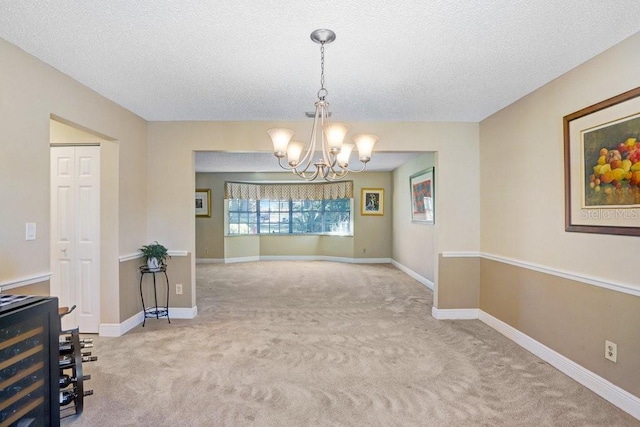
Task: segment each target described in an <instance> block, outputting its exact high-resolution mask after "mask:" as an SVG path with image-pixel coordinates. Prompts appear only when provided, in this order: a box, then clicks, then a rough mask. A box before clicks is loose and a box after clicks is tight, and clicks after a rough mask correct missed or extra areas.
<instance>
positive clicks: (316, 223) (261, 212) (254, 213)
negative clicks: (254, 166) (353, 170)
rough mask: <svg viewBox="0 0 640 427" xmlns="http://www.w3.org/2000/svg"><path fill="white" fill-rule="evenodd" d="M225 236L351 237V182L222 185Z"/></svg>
mask: <svg viewBox="0 0 640 427" xmlns="http://www.w3.org/2000/svg"><path fill="white" fill-rule="evenodd" d="M224 191H225V196H224V198H225V200H226V202H227V212H226V215H227V226H228V228H227V235H242V234H304V233H308V234H338V235H349V234H352V228H353V226H352V224H353V222H352V220H351V210H352V209H353V181H341V182H331V183H320V184H284V183H249V182H226V183H225V186H224Z"/></svg>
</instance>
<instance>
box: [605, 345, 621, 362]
mask: <svg viewBox="0 0 640 427" xmlns="http://www.w3.org/2000/svg"><path fill="white" fill-rule="evenodd" d="M604 357H605V359H609V360H611V361H612V362H613V363H617V362H618V345H617V344H616V343H614V342H611V341H605V342H604Z"/></svg>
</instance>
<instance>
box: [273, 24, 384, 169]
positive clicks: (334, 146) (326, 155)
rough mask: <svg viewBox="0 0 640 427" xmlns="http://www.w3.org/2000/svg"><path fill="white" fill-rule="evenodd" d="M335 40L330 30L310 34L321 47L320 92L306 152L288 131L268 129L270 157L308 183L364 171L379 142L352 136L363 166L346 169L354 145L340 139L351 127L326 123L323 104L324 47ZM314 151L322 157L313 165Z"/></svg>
mask: <svg viewBox="0 0 640 427" xmlns="http://www.w3.org/2000/svg"><path fill="white" fill-rule="evenodd" d="M335 39H336V34H335V33H334V32H333V31H331V30H315V31H314V32H312V33H311V40H313V41H314V42H316V43H319V44H320V90H319V91H318V100H317V101H316V102H315V106H316V111H315V115H314V119H313V127H312V128H311V139H310V142H309V146H308V147H307V149H306V151H305V145H304V144H303V143H302V142H298V141H292V140H291V139H292V138H293V135H294V132H293V131H292V130H291V129H283V128H276V129H269V130H267V133H268V134H269V136H270V137H271V141H272V142H273V154H274V156H276V157H277V158H278V164H279V165H280V167H281V168H283V169H286V170H291V171H293V173H295V174H296V175H298V176H299V177H300V178H302V179H305V180H307V181H313V180H314V179H316V178H318V177H322V178H324V179H325V180H327V181H337V180H340V179H342V178H344V177H345V176H346V175H347V174H348V173H349V172H362V171H364V170H365V168H366V167H367V163H368V162H369V160H371V152H372V151H373V145H374V144H375V143H376V141H378V137H377V136H375V135H370V134H360V135H355V136H354V137H353V141H354V142H355V145H356V146H357V148H358V158H359V160H360V162H361V163H362V166H361V167H360V169H357V170H354V169H351V168H349V157H351V152H352V151H353V149H354V145H353V144H343V140H344V138H345V136H346V134H347V132H348V131H349V127H350V126H349V125H347V124H346V123H330V122H329V116H330V113H329V103H328V102H327V101H326V97H327V95H328V94H329V92H328V91H327V89H326V88H325V87H324V45H325V44H327V43H331V42H332V41H334V40H335ZM318 134H319V135H320V136H319V137H318ZM318 139H319V141H318ZM316 149H318V150H319V151H320V152H321V154H322V156H323V157H322V158H320V159H318V160H317V161H315V162H313V156H314V153H315V152H316ZM303 152H304V155H303ZM285 156H286V157H287V160H286V161H287V165H285V164H283V161H282V159H284V157H285ZM301 157H302V158H301Z"/></svg>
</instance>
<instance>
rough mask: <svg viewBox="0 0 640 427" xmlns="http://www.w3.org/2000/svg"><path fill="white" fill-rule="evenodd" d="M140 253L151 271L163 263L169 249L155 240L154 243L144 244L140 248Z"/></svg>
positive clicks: (157, 268)
mask: <svg viewBox="0 0 640 427" xmlns="http://www.w3.org/2000/svg"><path fill="white" fill-rule="evenodd" d="M140 251H141V252H142V255H144V259H145V261H146V263H147V267H148V268H149V270H151V271H157V270H159V269H160V268H161V267H162V266H163V265H165V260H166V259H167V258H169V251H168V250H167V248H166V247H165V246H163V245H161V244H160V243H158V241H157V240H156V241H155V242H154V243H151V244H149V245H144V246H143V247H141V248H140Z"/></svg>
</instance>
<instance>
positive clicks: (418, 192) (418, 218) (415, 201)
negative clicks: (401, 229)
mask: <svg viewBox="0 0 640 427" xmlns="http://www.w3.org/2000/svg"><path fill="white" fill-rule="evenodd" d="M433 172H434V168H429V169H425V170H423V171H420V172H418V173H416V174H414V175H411V177H410V178H409V184H410V187H411V189H410V191H411V221H412V222H419V223H424V224H433V223H434V222H435V182H434V173H433Z"/></svg>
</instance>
